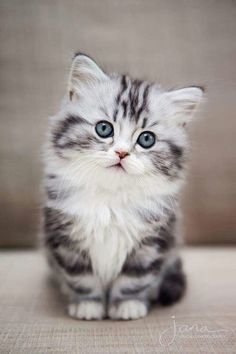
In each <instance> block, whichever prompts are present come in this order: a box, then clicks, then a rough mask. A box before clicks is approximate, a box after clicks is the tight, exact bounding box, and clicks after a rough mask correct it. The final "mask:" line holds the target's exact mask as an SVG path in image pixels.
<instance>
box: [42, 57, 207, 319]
mask: <svg viewBox="0 0 236 354" xmlns="http://www.w3.org/2000/svg"><path fill="white" fill-rule="evenodd" d="M202 95H203V91H202V89H201V88H200V87H188V88H182V89H178V90H172V91H165V90H163V89H162V88H161V87H160V86H159V85H156V84H151V83H148V82H146V81H140V80H133V79H131V78H130V77H128V76H126V75H117V74H112V75H108V74H106V73H104V72H103V71H102V69H100V67H99V66H98V65H97V64H96V63H95V62H94V61H93V60H92V59H91V58H89V57H88V56H86V55H83V54H78V55H76V56H75V58H74V60H73V63H72V68H71V71H70V77H69V84H68V93H67V95H66V97H65V99H64V100H63V103H62V105H61V108H60V110H59V112H58V113H57V115H56V116H54V117H52V118H51V119H50V128H49V133H48V139H47V142H46V143H45V147H44V163H45V190H46V195H47V197H46V202H45V208H44V243H45V246H46V250H47V254H48V258H49V261H50V263H51V265H52V269H53V270H54V273H55V275H56V276H57V278H58V281H59V283H60V285H61V289H62V291H63V292H64V293H66V294H67V297H68V312H69V314H70V315H71V316H73V317H75V318H80V319H101V318H103V317H106V316H108V317H110V318H113V319H136V318H140V317H143V316H145V315H146V314H147V311H148V308H149V304H150V303H151V301H159V302H160V303H162V304H169V303H172V302H174V301H176V300H178V299H179V298H180V297H181V295H182V294H183V292H184V289H185V276H184V274H183V271H182V266H181V262H180V260H179V257H178V253H177V247H176V246H177V244H178V232H177V221H178V214H179V207H178V201H177V198H178V193H179V190H180V188H181V186H182V182H183V179H184V173H185V164H186V159H187V152H188V142H187V137H186V133H187V132H186V125H187V123H188V122H189V121H190V120H191V118H192V116H193V112H194V110H195V108H196V107H197V105H198V103H199V102H200V100H201V98H202ZM99 121H108V122H110V123H111V124H112V125H113V129H114V136H113V137H108V138H105V139H104V138H101V137H100V136H99V135H98V134H97V133H96V131H95V126H96V124H97V122H99ZM143 131H151V132H153V133H154V134H155V136H156V142H155V144H154V145H153V146H152V147H151V148H149V149H145V148H143V147H141V146H140V145H139V144H138V143H137V139H138V136H139V135H140V133H141V132H143ZM116 151H125V152H126V153H127V156H125V158H123V159H122V160H120V157H119V156H118V155H117V153H116ZM119 162H120V164H121V165H122V167H121V166H119V167H118V166H116V167H114V165H116V164H118V163H119Z"/></svg>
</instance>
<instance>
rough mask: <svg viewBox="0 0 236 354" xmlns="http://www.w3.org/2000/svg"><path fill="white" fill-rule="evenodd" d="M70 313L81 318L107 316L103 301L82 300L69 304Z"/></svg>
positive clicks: (90, 318)
mask: <svg viewBox="0 0 236 354" xmlns="http://www.w3.org/2000/svg"><path fill="white" fill-rule="evenodd" d="M68 313H69V315H70V316H71V317H73V318H78V319H80V320H101V319H102V318H103V317H104V316H105V309H104V306H103V304H102V303H101V302H95V301H81V302H80V303H72V304H69V306H68Z"/></svg>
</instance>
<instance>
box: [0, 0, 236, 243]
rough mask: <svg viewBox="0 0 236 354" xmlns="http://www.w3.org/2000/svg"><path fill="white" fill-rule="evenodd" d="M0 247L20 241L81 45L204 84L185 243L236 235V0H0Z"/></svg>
mask: <svg viewBox="0 0 236 354" xmlns="http://www.w3.org/2000/svg"><path fill="white" fill-rule="evenodd" d="M0 27H1V28H0V29H1V32H0V33H1V34H0V64H1V67H0V122H1V130H0V159H1V165H0V166H1V167H0V230H1V235H0V244H1V245H16V244H17V245H30V244H33V243H34V241H35V239H36V233H37V228H38V215H39V208H40V187H39V186H40V179H41V164H40V145H41V141H42V138H43V134H44V133H45V128H46V124H47V116H48V115H51V114H53V113H55V111H56V109H57V107H58V104H59V102H60V99H61V96H62V95H63V93H64V89H65V82H66V75H67V70H68V67H69V63H70V57H71V55H72V53H73V52H74V51H76V50H78V49H79V50H81V51H84V52H86V53H89V54H90V55H92V56H94V57H95V58H96V59H98V61H99V62H101V63H103V64H104V66H105V68H108V69H111V70H118V71H127V72H130V73H131V74H133V75H137V76H139V77H146V78H149V79H152V80H153V79H155V80H157V81H159V82H161V83H162V84H163V85H165V86H167V87H172V86H176V85H179V86H182V85H186V84H187V85H188V84H193V83H195V84H204V85H206V86H207V89H208V103H207V105H206V106H205V108H204V111H203V114H202V116H203V117H202V119H201V120H199V121H198V122H196V123H195V125H194V127H193V131H192V138H193V154H192V164H191V172H190V175H189V179H188V185H187V187H186V189H185V194H184V198H183V199H184V209H185V230H186V238H187V240H188V241H189V242H210V241H213V242H233V241H235V240H236V236H235V234H236V221H235V214H236V188H235V177H236V163H235V161H236V149H235V147H236V144H235V133H236V117H235V115H236V113H235V112H236V2H235V1H231V0H224V1H221V0H215V1H214V0H162V1H161V0H142V1H141V0H121V1H115V0H110V1H108V0H107V1H104V0H100V1H95V0H91V1H88V0H87V1H86V0H80V1H79V0H78V1H72V0H66V1H63V0H58V1H49V0H47V1H46V0H41V1H32V0H0Z"/></svg>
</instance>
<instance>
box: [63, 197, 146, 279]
mask: <svg viewBox="0 0 236 354" xmlns="http://www.w3.org/2000/svg"><path fill="white" fill-rule="evenodd" d="M128 199H129V198H128ZM60 208H62V209H63V210H64V211H65V212H66V213H67V214H70V215H71V214H72V215H73V216H74V217H75V227H74V230H73V238H74V239H78V240H79V241H80V246H81V247H82V248H83V249H85V250H86V251H87V252H88V253H89V254H90V257H91V262H92V267H93V270H94V272H95V273H96V274H97V275H98V276H99V277H100V278H101V280H102V281H103V283H104V284H107V283H109V282H110V281H111V280H112V279H114V278H115V277H116V276H117V275H118V273H119V272H120V270H121V268H122V266H123V264H124V262H125V259H126V257H127V255H128V254H129V253H130V252H131V250H132V249H133V247H134V246H135V244H137V242H138V241H139V240H140V238H141V237H142V236H144V234H145V229H146V226H145V225H144V223H143V221H142V220H141V219H140V216H139V215H138V213H137V201H135V202H134V200H133V202H132V203H131V202H128V201H127V196H126V198H122V197H121V198H119V197H117V198H116V199H114V197H113V198H109V197H107V196H106V195H105V194H104V195H102V196H101V195H98V194H94V193H89V192H85V191H83V193H81V191H80V192H78V193H73V195H72V196H71V197H69V198H66V199H65V200H64V201H63V202H62V203H61V204H60Z"/></svg>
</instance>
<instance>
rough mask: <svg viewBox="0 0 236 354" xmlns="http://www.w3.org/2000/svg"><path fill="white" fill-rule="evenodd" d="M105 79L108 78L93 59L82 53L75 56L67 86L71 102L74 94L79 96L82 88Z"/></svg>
mask: <svg viewBox="0 0 236 354" xmlns="http://www.w3.org/2000/svg"><path fill="white" fill-rule="evenodd" d="M107 79H108V76H107V75H106V74H105V73H104V72H103V71H102V69H100V67H99V66H98V65H97V63H95V61H94V60H93V59H91V58H90V57H89V56H87V55H85V54H82V53H78V54H75V57H74V59H73V62H72V65H71V70H70V75H69V84H68V89H69V97H70V100H72V97H73V95H74V93H75V94H78V95H79V91H80V88H81V87H82V86H84V85H90V84H93V83H94V82H96V81H104V80H107Z"/></svg>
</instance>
